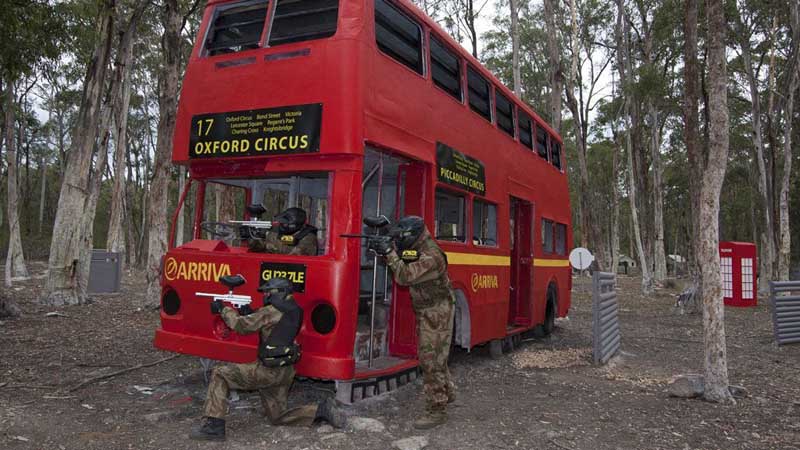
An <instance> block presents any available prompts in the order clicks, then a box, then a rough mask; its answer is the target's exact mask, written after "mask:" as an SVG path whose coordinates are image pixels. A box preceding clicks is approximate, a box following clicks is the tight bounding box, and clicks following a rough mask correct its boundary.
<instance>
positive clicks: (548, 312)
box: [542, 284, 558, 336]
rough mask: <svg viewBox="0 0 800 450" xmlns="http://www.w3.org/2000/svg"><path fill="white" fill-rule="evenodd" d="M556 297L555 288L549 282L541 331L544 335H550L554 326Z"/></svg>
mask: <svg viewBox="0 0 800 450" xmlns="http://www.w3.org/2000/svg"><path fill="white" fill-rule="evenodd" d="M557 304H558V299H557V297H556V288H555V287H554V286H553V285H552V284H551V285H550V287H549V288H547V309H545V313H544V324H542V333H543V334H544V335H545V336H550V334H552V333H553V329H554V328H555V327H556V305H557Z"/></svg>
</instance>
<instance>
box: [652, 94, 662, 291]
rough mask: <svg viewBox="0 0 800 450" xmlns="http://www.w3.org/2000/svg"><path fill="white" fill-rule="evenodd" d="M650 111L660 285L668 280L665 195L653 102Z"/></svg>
mask: <svg viewBox="0 0 800 450" xmlns="http://www.w3.org/2000/svg"><path fill="white" fill-rule="evenodd" d="M648 107H649V109H650V119H651V121H652V124H651V128H652V129H651V130H650V134H651V136H650V141H651V143H652V149H651V150H652V153H653V229H654V232H655V235H654V238H655V239H654V242H653V244H654V246H655V248H654V254H653V257H654V258H655V261H654V262H655V269H654V271H653V278H654V279H655V281H656V282H658V283H663V282H664V280H665V279H666V278H667V255H666V254H665V252H664V195H663V188H662V182H661V176H662V173H661V136H660V134H661V131H660V127H659V125H658V111H657V110H656V107H655V105H653V102H652V100H651V101H650V102H649V105H648Z"/></svg>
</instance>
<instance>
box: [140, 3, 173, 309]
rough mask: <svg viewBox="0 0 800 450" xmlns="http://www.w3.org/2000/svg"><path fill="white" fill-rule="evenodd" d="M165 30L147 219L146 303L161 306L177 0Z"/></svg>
mask: <svg viewBox="0 0 800 450" xmlns="http://www.w3.org/2000/svg"><path fill="white" fill-rule="evenodd" d="M161 20H162V25H163V28H164V33H163V35H162V37H161V51H162V52H163V53H162V58H163V66H162V68H161V71H160V72H159V74H158V89H159V94H158V114H159V117H158V138H157V143H156V152H155V163H154V166H153V180H152V182H151V184H150V195H149V200H148V208H149V209H148V212H147V218H148V223H149V229H148V233H149V234H148V244H147V267H146V269H145V270H146V274H147V296H146V300H145V305H143V306H148V307H150V306H154V305H158V304H159V302H160V299H161V286H160V283H159V282H160V278H159V277H160V275H161V273H160V266H161V258H162V257H163V256H164V254H165V253H166V252H167V208H168V205H169V202H168V197H169V182H170V167H169V166H170V158H171V157H172V134H173V132H174V130H175V116H176V114H177V109H178V95H179V90H180V86H179V84H178V83H179V78H180V69H181V55H180V50H181V28H182V23H181V16H180V12H179V10H178V1H177V0H164V3H163V6H162V10H161Z"/></svg>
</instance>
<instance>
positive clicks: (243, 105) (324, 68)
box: [155, 0, 364, 380]
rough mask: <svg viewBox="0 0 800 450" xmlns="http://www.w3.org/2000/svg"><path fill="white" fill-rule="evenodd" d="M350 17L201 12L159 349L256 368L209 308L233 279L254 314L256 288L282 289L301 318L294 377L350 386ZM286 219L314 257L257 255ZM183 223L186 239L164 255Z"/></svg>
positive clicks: (314, 1) (187, 92)
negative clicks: (290, 217) (302, 219)
mask: <svg viewBox="0 0 800 450" xmlns="http://www.w3.org/2000/svg"><path fill="white" fill-rule="evenodd" d="M360 13H361V9H360V7H359V2H348V1H338V0H302V1H300V0H269V1H268V0H246V1H242V0H235V1H225V0H210V1H209V2H208V5H207V7H206V9H205V12H204V16H203V21H202V24H201V27H200V30H199V33H198V40H197V43H196V44H195V47H194V49H193V52H192V56H191V58H190V60H189V63H188V65H187V69H186V74H185V78H184V82H183V88H182V93H181V98H180V102H179V107H178V116H177V121H176V127H175V136H174V142H173V162H174V163H176V164H181V165H184V166H186V167H187V168H188V173H189V179H188V184H187V186H186V189H185V190H184V192H183V193H182V196H181V198H182V200H181V202H180V204H179V205H178V209H177V211H176V213H175V220H173V224H172V231H171V236H170V248H169V251H168V252H167V254H166V255H165V257H164V260H163V270H162V278H161V283H162V294H161V327H160V328H159V329H158V330H157V331H156V337H155V345H156V347H158V348H160V349H164V350H168V351H173V352H178V353H184V354H189V355H195V356H198V357H202V358H209V359H214V360H223V361H232V362H249V361H253V360H255V358H256V344H257V336H256V335H248V336H243V335H238V334H237V333H235V332H233V331H232V330H230V329H229V328H228V327H227V326H226V325H225V324H224V322H222V320H221V318H220V317H219V315H214V314H212V313H211V311H210V306H209V304H210V302H211V300H212V299H213V296H215V295H217V296H218V295H224V294H227V293H228V291H229V289H228V287H225V286H223V285H222V284H220V282H219V278H220V277H222V276H225V275H237V274H238V275H242V276H243V277H244V279H245V283H244V285H242V286H238V287H235V288H234V289H233V294H234V295H236V296H238V297H237V298H240V299H243V301H244V302H246V303H250V304H252V308H253V309H257V308H258V307H260V306H261V304H262V295H261V294H260V293H259V292H258V290H257V289H258V288H259V286H260V285H262V284H264V283H266V281H267V280H269V279H270V278H271V277H277V276H281V277H286V278H289V279H290V280H291V281H292V282H293V284H294V288H295V298H296V299H297V301H298V303H299V304H300V305H301V306H302V308H303V310H304V318H303V325H302V328H301V332H300V334H299V336H298V338H297V340H298V343H299V344H300V345H301V347H302V352H303V356H302V358H301V360H300V362H299V363H298V366H297V369H298V373H299V374H300V375H304V376H309V377H315V378H323V379H337V380H347V379H352V378H353V376H354V367H355V361H354V357H353V345H354V340H355V335H356V323H357V320H356V317H357V314H358V301H357V297H358V286H359V283H360V271H359V261H360V259H361V253H362V251H361V249H360V242H359V241H358V240H357V239H344V238H341V237H340V235H341V234H345V233H360V232H361V231H362V227H361V197H360V195H359V193H360V192H361V183H362V168H363V164H364V163H363V144H362V143H361V142H362V138H361V136H360V135H359V133H358V130H360V129H361V128H360V122H359V121H360V120H361V119H360V114H359V113H358V111H359V108H358V105H359V103H360V99H359V94H358V92H359V90H358V89H357V86H358V75H357V74H358V73H359V71H358V67H357V66H358V60H359V57H358V52H359V51H360V48H359V46H358V45H357V44H356V40H355V39H354V37H355V36H356V35H357V33H358V32H359V27H358V26H357V24H358V22H359V21H360V20H362V18H361V17H360ZM344 24H347V25H344ZM345 93H347V95H345ZM290 207H297V208H302V209H303V210H304V211H305V213H306V215H307V221H306V222H307V225H308V226H309V227H313V229H314V231H313V233H312V236H313V238H314V239H315V240H316V242H315V244H316V245H315V247H316V248H317V250H316V252H315V253H313V254H308V253H306V254H277V253H269V252H265V251H259V249H257V246H254V245H252V242H253V241H254V240H256V239H259V238H262V237H263V235H260V234H259V233H274V232H275V230H274V229H268V228H265V227H266V226H267V225H264V224H265V223H266V222H269V221H270V220H271V219H272V218H273V217H275V216H276V215H278V214H279V213H280V212H282V211H284V210H286V209H287V208H290ZM181 217H182V218H183V219H184V220H178V219H179V218H181ZM183 223H185V225H183V227H184V228H185V230H184V231H185V233H184V234H185V235H187V236H189V238H188V239H185V242H175V236H176V235H180V234H181V233H178V227H181V224H183ZM249 224H261V225H263V226H262V227H261V228H259V227H258V226H250V225H249ZM261 225H259V226H261ZM261 250H263V249H261ZM295 253H296V252H295ZM354 297H356V299H354Z"/></svg>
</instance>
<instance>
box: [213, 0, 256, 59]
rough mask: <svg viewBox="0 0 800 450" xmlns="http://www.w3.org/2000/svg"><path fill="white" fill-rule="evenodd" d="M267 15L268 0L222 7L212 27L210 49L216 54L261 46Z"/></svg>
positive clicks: (218, 10)
mask: <svg viewBox="0 0 800 450" xmlns="http://www.w3.org/2000/svg"><path fill="white" fill-rule="evenodd" d="M266 17H267V2H266V0H263V1H252V2H246V3H237V4H234V5H232V6H220V7H219V8H217V10H216V12H215V16H214V19H213V20H212V21H211V25H210V27H209V30H208V34H207V38H206V52H208V55H209V56H214V55H221V54H225V53H234V52H240V51H242V50H250V49H254V48H258V46H259V42H260V41H261V32H262V31H263V30H264V19H265V18H266Z"/></svg>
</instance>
